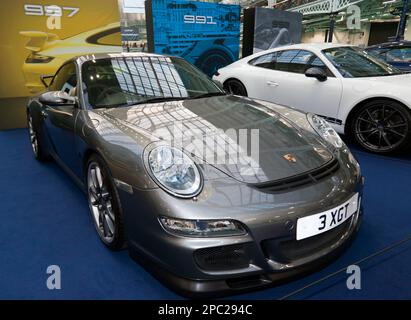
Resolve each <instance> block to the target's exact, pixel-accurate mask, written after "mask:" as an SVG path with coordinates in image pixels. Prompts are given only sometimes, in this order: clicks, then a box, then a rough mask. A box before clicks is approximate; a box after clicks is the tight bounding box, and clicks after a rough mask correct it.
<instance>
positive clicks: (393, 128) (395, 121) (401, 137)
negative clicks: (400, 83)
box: [348, 99, 411, 154]
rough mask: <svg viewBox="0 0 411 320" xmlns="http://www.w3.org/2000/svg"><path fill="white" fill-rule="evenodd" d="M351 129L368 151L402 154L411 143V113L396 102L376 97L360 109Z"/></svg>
mask: <svg viewBox="0 0 411 320" xmlns="http://www.w3.org/2000/svg"><path fill="white" fill-rule="evenodd" d="M348 131H349V133H350V135H351V136H352V137H353V138H354V140H355V141H356V142H357V143H358V144H359V145H360V146H361V147H363V148H364V149H366V150H368V151H371V152H374V153H378V154H390V153H401V152H404V151H405V150H407V149H409V148H410V146H411V112H410V110H408V109H407V108H406V107H404V106H403V105H402V104H400V103H398V102H395V101H391V100H384V99H379V100H373V101H370V102H367V103H365V104H364V105H362V106H361V107H360V108H358V110H356V112H355V114H354V115H353V116H352V118H351V121H350V123H349V130H348Z"/></svg>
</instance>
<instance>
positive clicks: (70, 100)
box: [39, 91, 77, 106]
mask: <svg viewBox="0 0 411 320" xmlns="http://www.w3.org/2000/svg"><path fill="white" fill-rule="evenodd" d="M39 101H40V102H41V103H44V104H47V105H49V106H70V105H72V106H74V105H76V104H77V98H76V97H73V96H70V95H69V94H67V93H66V92H64V91H49V92H45V93H43V94H42V95H40V97H39Z"/></svg>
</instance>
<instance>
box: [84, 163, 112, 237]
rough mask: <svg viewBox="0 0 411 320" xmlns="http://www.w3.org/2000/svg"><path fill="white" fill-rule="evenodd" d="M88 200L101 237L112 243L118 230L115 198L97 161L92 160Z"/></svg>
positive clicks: (88, 178)
mask: <svg viewBox="0 0 411 320" xmlns="http://www.w3.org/2000/svg"><path fill="white" fill-rule="evenodd" d="M87 188H88V201H89V206H90V211H91V213H92V216H93V219H94V223H95V226H96V228H97V231H98V233H99V236H100V238H101V239H102V240H103V241H104V242H106V243H111V242H112V241H113V240H114V236H115V232H116V219H115V214H114V209H113V205H112V202H113V198H112V195H111V194H110V192H109V189H108V186H107V183H106V179H105V177H104V175H103V171H102V170H101V168H100V165H99V164H98V163H97V162H94V161H93V162H91V163H90V164H89V166H88V174H87Z"/></svg>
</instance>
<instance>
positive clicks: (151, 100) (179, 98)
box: [136, 97, 189, 104]
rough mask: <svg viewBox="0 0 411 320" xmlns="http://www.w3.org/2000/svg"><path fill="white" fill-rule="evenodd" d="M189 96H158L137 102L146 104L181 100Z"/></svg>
mask: <svg viewBox="0 0 411 320" xmlns="http://www.w3.org/2000/svg"><path fill="white" fill-rule="evenodd" d="M187 99H189V98H188V97H156V98H150V99H146V100H144V101H140V102H137V103H136V104H144V103H152V102H163V101H179V100H187Z"/></svg>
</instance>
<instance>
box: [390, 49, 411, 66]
mask: <svg viewBox="0 0 411 320" xmlns="http://www.w3.org/2000/svg"><path fill="white" fill-rule="evenodd" d="M386 57H387V61H388V62H411V47H403V48H395V49H392V50H390V51H388V52H387V56H386Z"/></svg>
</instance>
